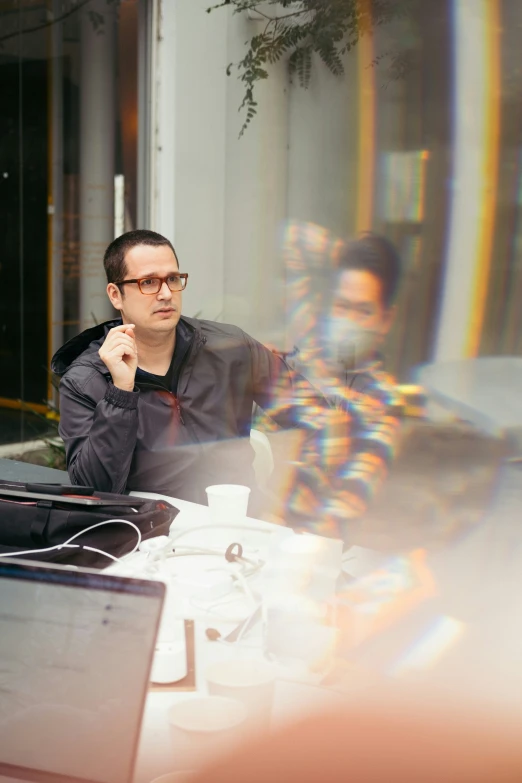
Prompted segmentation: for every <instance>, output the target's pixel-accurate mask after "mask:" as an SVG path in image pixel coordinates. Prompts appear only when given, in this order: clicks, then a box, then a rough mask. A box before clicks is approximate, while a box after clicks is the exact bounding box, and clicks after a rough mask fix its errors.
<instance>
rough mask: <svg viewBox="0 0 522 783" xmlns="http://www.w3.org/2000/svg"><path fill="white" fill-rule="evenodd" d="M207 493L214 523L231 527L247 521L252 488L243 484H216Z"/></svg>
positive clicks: (208, 488)
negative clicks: (244, 520)
mask: <svg viewBox="0 0 522 783" xmlns="http://www.w3.org/2000/svg"><path fill="white" fill-rule="evenodd" d="M206 492H207V498H208V506H209V508H210V518H211V520H212V522H215V523H216V524H221V525H230V524H237V523H238V522H241V521H242V520H243V519H245V517H246V515H247V508H248V498H249V495H250V487H244V486H243V485H242V484H214V485H212V486H211V487H207V490H206Z"/></svg>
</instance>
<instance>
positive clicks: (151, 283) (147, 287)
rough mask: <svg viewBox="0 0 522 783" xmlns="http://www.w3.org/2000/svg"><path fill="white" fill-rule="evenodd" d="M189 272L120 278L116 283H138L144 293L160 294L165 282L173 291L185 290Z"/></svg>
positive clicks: (118, 284)
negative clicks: (127, 278) (162, 275)
mask: <svg viewBox="0 0 522 783" xmlns="http://www.w3.org/2000/svg"><path fill="white" fill-rule="evenodd" d="M187 280H188V272H175V273H174V274H172V275H167V277H138V278H136V279H135V280H120V282H119V283H115V284H114V285H117V286H120V285H127V283H137V284H138V288H139V289H140V291H141V293H142V294H159V292H160V291H161V287H162V285H163V283H166V284H167V285H168V287H169V289H170V290H171V291H183V290H184V289H185V288H186V287H187Z"/></svg>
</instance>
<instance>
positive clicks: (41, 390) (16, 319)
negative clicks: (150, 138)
mask: <svg viewBox="0 0 522 783" xmlns="http://www.w3.org/2000/svg"><path fill="white" fill-rule="evenodd" d="M75 5H76V4H75V3H74V2H73V1H72V0H66V1H65V2H62V0H51V2H47V3H45V2H35V0H5V1H4V2H3V3H2V4H1V6H0V41H1V47H0V93H1V94H2V102H3V105H2V113H1V118H0V136H1V138H2V143H1V145H0V220H1V223H2V226H3V227H5V229H4V230H3V231H2V235H1V236H0V259H1V261H0V263H1V264H2V266H1V269H0V402H3V404H4V405H7V406H16V405H20V403H19V401H20V400H22V401H23V402H24V403H32V404H37V405H38V404H40V405H43V404H44V403H46V401H47V400H52V399H53V397H54V394H53V390H52V386H51V384H50V379H49V373H48V369H47V368H48V366H49V357H50V355H51V354H52V353H53V351H54V350H55V349H56V348H57V347H58V346H59V345H61V344H62V343H63V341H64V340H65V339H67V338H68V337H70V336H72V335H73V334H76V333H77V332H78V330H79V329H80V327H81V326H82V325H84V326H85V325H89V322H90V323H93V322H94V321H100V320H103V319H104V318H105V317H106V316H110V314H111V312H112V311H111V309H110V308H108V307H107V304H106V297H105V280H104V277H103V268H102V265H101V260H102V256H103V251H104V249H105V247H106V245H107V244H108V242H110V241H111V240H112V239H113V237H114V198H115V197H114V193H115V181H116V180H115V177H118V180H117V181H118V182H120V183H123V184H124V187H123V192H124V208H123V212H124V222H123V227H124V229H128V228H131V227H133V226H134V225H135V222H136V169H137V165H136V155H137V150H136V147H137V9H138V0H123V1H122V2H121V3H114V2H109V0H93V1H92V2H90V3H89V4H87V5H85V4H79V8H76V7H75ZM83 5H85V8H82V6H83ZM53 15H54V16H53Z"/></svg>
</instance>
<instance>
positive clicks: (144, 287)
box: [139, 277, 161, 294]
mask: <svg viewBox="0 0 522 783" xmlns="http://www.w3.org/2000/svg"><path fill="white" fill-rule="evenodd" d="M139 286H140V291H141V293H142V294H157V293H158V291H159V290H160V288H161V280H160V279H159V277H148V278H147V279H146V280H140V283H139Z"/></svg>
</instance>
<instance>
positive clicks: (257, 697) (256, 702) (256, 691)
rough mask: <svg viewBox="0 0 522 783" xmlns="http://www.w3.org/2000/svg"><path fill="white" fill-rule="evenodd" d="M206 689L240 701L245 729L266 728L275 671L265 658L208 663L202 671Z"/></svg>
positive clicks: (217, 694)
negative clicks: (242, 707) (244, 718)
mask: <svg viewBox="0 0 522 783" xmlns="http://www.w3.org/2000/svg"><path fill="white" fill-rule="evenodd" d="M205 677H206V680H207V686H208V691H209V693H210V694H212V695H214V696H224V697H226V698H231V699H237V700H238V701H240V702H241V703H242V704H243V705H244V707H245V709H246V713H247V719H246V728H247V729H248V730H249V731H256V732H257V733H259V731H268V729H269V727H270V718H271V714H272V704H273V701H274V686H275V672H274V668H273V666H272V665H271V664H270V663H268V662H267V661H263V660H255V659H251V660H250V659H244V660H227V661H219V662H216V663H213V664H211V665H210V666H209V667H208V668H207V670H206V671H205Z"/></svg>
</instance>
